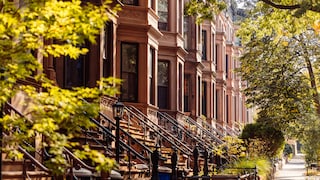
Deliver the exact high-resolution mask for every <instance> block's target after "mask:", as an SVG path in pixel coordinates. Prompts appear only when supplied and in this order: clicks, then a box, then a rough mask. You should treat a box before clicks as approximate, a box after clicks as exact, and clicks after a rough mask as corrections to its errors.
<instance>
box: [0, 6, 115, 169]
mask: <svg viewBox="0 0 320 180" xmlns="http://www.w3.org/2000/svg"><path fill="white" fill-rule="evenodd" d="M111 2H112V1H104V2H103V3H101V4H99V5H93V4H90V3H84V2H82V1H80V0H72V1H56V0H46V1H37V0H35V1H34V0H27V1H23V3H22V2H20V3H19V4H17V3H16V1H2V2H1V3H0V8H1V12H0V56H1V60H0V65H1V71H0V89H1V91H0V103H1V104H2V105H4V103H5V102H7V101H8V100H10V99H11V98H14V97H16V96H17V94H19V95H23V96H24V97H25V100H24V101H21V102H20V103H21V105H27V106H26V107H27V109H26V110H25V112H26V114H25V116H24V117H21V116H18V115H12V114H6V115H4V116H3V117H2V118H1V119H0V122H1V125H2V126H3V131H4V132H5V133H6V136H5V137H4V139H3V143H4V144H5V145H4V146H3V147H4V149H3V150H4V151H6V152H8V154H9V156H10V157H12V158H22V157H23V155H22V154H21V153H20V152H19V151H18V146H19V145H21V146H23V145H24V143H23V142H26V141H28V140H30V139H39V138H40V139H43V141H41V143H39V144H37V145H38V146H39V148H46V149H48V152H49V153H50V154H51V156H50V158H49V159H48V161H47V162H46V165H47V166H48V167H50V168H51V170H52V171H53V172H54V173H56V174H61V173H64V172H65V170H66V168H67V167H69V166H70V164H69V162H68V161H67V160H66V159H65V158H64V155H63V154H64V153H63V152H64V148H68V149H69V150H71V151H73V152H74V153H75V154H76V155H77V156H78V157H79V158H81V159H91V160H92V162H93V163H94V165H95V166H96V169H97V170H104V171H109V170H110V169H111V168H112V167H113V166H114V165H115V163H114V161H112V160H110V159H108V158H107V157H105V156H104V155H103V154H101V153H100V152H98V151H93V150H91V149H90V148H88V147H86V146H83V147H80V148H79V145H78V144H77V143H73V142H72V141H71V140H72V139H73V138H74V137H77V136H79V135H80V134H81V132H82V131H81V129H82V128H84V129H85V128H89V127H92V126H93V124H92V123H91V122H90V120H89V117H96V116H97V113H98V112H99V100H98V97H99V96H101V95H104V94H108V95H114V94H115V93H117V92H118V91H117V89H116V88H115V85H116V84H117V83H118V82H119V81H118V80H115V79H102V80H101V81H100V82H99V83H98V84H97V87H96V88H84V87H83V88H74V89H70V90H66V89H60V88H59V87H57V86H56V85H55V83H54V82H51V81H50V80H48V79H47V78H46V76H45V74H44V73H42V70H43V66H42V63H41V59H42V58H41V57H49V56H54V57H60V56H69V57H70V58H72V59H77V57H79V56H80V55H83V54H85V53H87V52H88V49H86V48H81V45H82V44H84V43H85V41H87V40H88V41H90V42H91V43H95V39H96V37H97V36H98V35H99V34H100V32H101V29H102V28H103V27H104V25H105V23H106V21H108V20H109V17H110V15H111V14H112V13H114V12H116V10H118V6H115V7H111V6H110V3H111ZM30 80H31V82H33V83H32V85H28V84H29V83H28V82H30ZM35 85H36V86H35ZM83 99H90V100H91V102H92V103H90V104H89V103H86V102H84V101H83ZM25 148H27V147H25Z"/></svg>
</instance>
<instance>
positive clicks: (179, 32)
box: [13, 0, 252, 173]
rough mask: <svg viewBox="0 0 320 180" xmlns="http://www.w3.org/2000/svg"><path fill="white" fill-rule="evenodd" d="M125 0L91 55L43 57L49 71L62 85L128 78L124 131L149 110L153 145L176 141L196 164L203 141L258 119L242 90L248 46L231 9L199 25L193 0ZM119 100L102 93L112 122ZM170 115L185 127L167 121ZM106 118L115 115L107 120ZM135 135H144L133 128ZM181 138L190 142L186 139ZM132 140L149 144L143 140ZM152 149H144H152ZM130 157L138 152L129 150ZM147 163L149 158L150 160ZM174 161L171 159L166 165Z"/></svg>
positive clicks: (125, 82) (145, 132)
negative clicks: (191, 11) (189, 0)
mask: <svg viewBox="0 0 320 180" xmlns="http://www.w3.org/2000/svg"><path fill="white" fill-rule="evenodd" d="M121 2H122V3H123V6H122V11H120V12H119V13H118V15H117V16H116V17H115V18H113V19H112V20H111V21H110V22H108V23H107V24H106V25H105V29H103V30H102V31H101V36H100V37H99V38H98V42H99V43H97V44H96V45H93V44H89V43H88V44H86V47H87V48H88V49H89V50H90V51H89V53H88V54H87V55H83V56H81V57H79V59H78V60H77V61H73V60H71V59H69V58H68V57H65V58H59V59H54V58H53V57H50V58H45V59H43V64H44V71H45V73H46V74H47V75H48V77H49V78H50V79H53V80H55V81H56V82H57V84H58V85H59V86H60V87H62V88H71V87H77V86H88V87H93V86H95V84H96V81H97V80H99V79H100V78H101V77H109V76H113V77H117V78H121V79H123V84H122V85H121V95H120V96H119V97H118V98H119V101H121V102H123V103H124V104H125V105H126V107H128V108H127V111H126V116H125V117H124V120H127V121H126V122H127V123H126V122H124V123H123V124H121V126H122V127H123V128H124V127H125V126H126V125H127V129H125V130H124V131H126V132H128V133H133V132H132V130H133V129H131V128H133V127H134V128H136V129H135V130H133V131H140V129H141V128H142V125H141V122H140V123H135V124H130V123H132V122H133V121H138V120H139V117H143V120H141V119H140V120H141V121H143V122H144V121H145V120H146V119H147V120H148V121H150V122H148V123H149V124H150V123H154V124H153V125H152V126H148V123H146V125H145V126H147V128H145V127H144V130H141V132H142V131H143V134H142V135H141V134H140V136H141V137H140V138H142V139H144V140H143V144H145V145H148V146H149V147H152V146H155V145H157V144H159V143H160V145H161V148H166V147H167V148H172V146H174V147H175V148H178V150H179V152H180V153H181V155H182V156H181V158H180V159H181V160H179V162H181V163H184V162H185V163H188V162H187V159H188V157H186V156H187V154H189V155H190V153H188V152H192V150H193V148H194V147H195V146H196V145H202V146H208V147H210V146H211V145H212V146H214V145H215V144H217V143H221V138H222V137H223V136H224V135H233V136H236V135H238V134H239V132H240V131H241V127H242V126H243V125H244V124H246V123H250V122H252V112H251V110H250V109H247V108H246V106H245V97H244V95H243V94H242V93H241V87H242V86H243V85H245V84H244V83H243V82H242V81H241V79H240V77H239V76H237V75H236V73H235V72H234V69H235V68H236V67H238V66H239V61H238V57H239V56H240V55H241V49H240V47H239V43H238V40H237V39H236V37H235V31H236V27H235V26H234V24H233V21H232V17H231V16H230V15H229V13H228V12H223V13H221V14H219V15H218V16H216V17H215V19H213V20H212V21H209V20H206V21H204V22H203V23H202V24H196V23H195V19H194V17H190V16H186V15H184V4H185V2H186V1H185V0H122V1H121ZM116 99H117V98H116V97H102V101H101V102H102V109H103V113H104V114H105V115H106V116H108V115H109V117H110V119H111V121H113V119H112V115H110V114H111V106H112V104H113V103H114V102H115V100H116ZM13 104H14V102H13ZM159 113H160V114H159ZM166 115H168V116H166ZM164 119H166V121H165V122H164ZM169 120H170V122H171V123H173V124H180V126H173V125H172V124H170V123H169V124H166V123H167V122H169ZM171 120H174V122H172V121H171ZM129 121H130V123H129ZM106 124H109V125H110V124H111V122H107V123H106V122H105V123H104V124H103V125H106ZM158 125H161V126H159V127H158ZM162 126H163V127H162ZM173 127H180V129H183V131H181V130H179V128H177V129H175V128H173ZM139 128H140V129H139ZM161 128H163V129H164V130H166V131H167V132H166V133H168V134H165V135H164V137H163V136H162V135H161V134H157V133H158V132H157V131H160V130H159V129H161ZM202 128H204V129H202ZM146 129H147V130H146ZM110 130H111V131H112V130H114V129H112V128H111V129H110ZM161 131H162V129H161ZM185 131H193V132H194V133H195V134H194V136H197V137H189V139H188V138H186V136H187V133H184V134H183V133H182V132H185ZM113 132H114V131H113ZM175 133H177V134H178V135H177V136H175V135H176V134H175ZM180 133H182V134H180ZM206 133H207V134H206ZM210 133H212V134H210ZM121 134H122V135H123V136H124V135H126V133H125V132H121ZM170 136H172V137H171V138H172V139H173V140H172V141H174V143H175V144H170V142H169V141H170V139H169V140H167V141H165V139H166V138H168V137H170ZM198 136H199V137H200V139H199V138H198ZM209 136H210V137H212V138H213V139H215V138H217V139H216V140H215V142H214V143H213V142H209V143H207V142H205V141H204V140H201V138H207V137H209ZM213 136H214V137H213ZM128 137H129V135H128ZM130 137H131V138H135V139H139V137H136V136H133V135H132V134H131V136H130ZM145 137H148V138H147V139H149V141H147V140H146V138H145ZM161 137H162V138H161ZM122 138H123V141H126V142H128V141H130V139H129V138H124V137H122ZM175 138H177V139H175ZM192 138H193V140H190V139H192ZM219 139H220V141H219ZM178 141H182V142H180V143H181V144H179V142H178ZM212 141H213V140H212ZM148 143H149V144H148ZM171 143H172V142H171ZM128 144H129V145H131V144H130V143H128ZM109 145H110V146H111V147H112V146H113V144H112V143H111V144H109ZM184 146H186V147H184ZM132 147H133V148H134V149H135V150H136V151H142V150H143V148H142V146H141V147H137V143H136V144H135V145H132ZM180 148H182V149H180ZM183 148H185V149H183ZM167 150H168V149H167ZM190 150H191V151H190ZM145 151H146V150H144V151H143V152H144V153H142V155H143V156H148V155H150V154H148V153H146V152H145ZM163 151H165V150H163ZM168 151H170V150H168ZM184 152H185V153H186V154H183V153H184ZM163 154H165V153H164V152H163ZM183 155H185V156H183ZM183 157H185V159H183ZM127 158H133V157H132V155H131V154H130V153H129V155H128V157H127ZM191 158H192V157H191ZM184 160H185V161H184ZM139 163H140V164H143V162H142V160H140V161H139V162H137V164H139ZM166 164H170V161H169V162H167V163H163V164H162V165H164V166H165V165H166ZM178 165H179V164H178ZM183 165H186V164H182V165H181V166H183ZM186 168H192V165H191V166H190V164H189V165H186ZM138 169H139V168H138ZM123 171H125V170H123ZM132 173H133V170H132Z"/></svg>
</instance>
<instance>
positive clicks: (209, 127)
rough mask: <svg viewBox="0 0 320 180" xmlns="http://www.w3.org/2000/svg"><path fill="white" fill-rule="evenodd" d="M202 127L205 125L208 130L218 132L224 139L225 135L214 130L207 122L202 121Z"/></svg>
mask: <svg viewBox="0 0 320 180" xmlns="http://www.w3.org/2000/svg"><path fill="white" fill-rule="evenodd" d="M202 125H205V128H206V129H209V130H213V131H214V132H216V133H217V134H218V135H219V136H221V137H224V134H223V133H221V132H220V131H219V130H218V129H216V128H213V127H212V126H211V125H210V124H209V123H208V122H207V121H202Z"/></svg>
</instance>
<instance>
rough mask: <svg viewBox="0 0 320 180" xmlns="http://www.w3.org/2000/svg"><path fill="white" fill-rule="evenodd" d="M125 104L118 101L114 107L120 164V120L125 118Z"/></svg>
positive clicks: (117, 152) (117, 156)
mask: <svg viewBox="0 0 320 180" xmlns="http://www.w3.org/2000/svg"><path fill="white" fill-rule="evenodd" d="M123 109H124V105H123V103H121V102H119V101H117V102H116V103H114V104H113V105H112V110H113V118H114V119H115V120H116V144H115V148H116V161H117V163H118V164H119V162H120V120H121V119H122V117H123Z"/></svg>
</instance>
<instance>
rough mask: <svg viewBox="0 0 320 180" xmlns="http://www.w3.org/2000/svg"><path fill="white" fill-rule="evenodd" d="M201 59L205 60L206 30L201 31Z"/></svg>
mask: <svg viewBox="0 0 320 180" xmlns="http://www.w3.org/2000/svg"><path fill="white" fill-rule="evenodd" d="M202 60H207V31H205V30H203V31H202Z"/></svg>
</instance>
